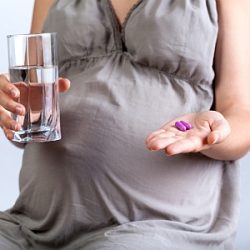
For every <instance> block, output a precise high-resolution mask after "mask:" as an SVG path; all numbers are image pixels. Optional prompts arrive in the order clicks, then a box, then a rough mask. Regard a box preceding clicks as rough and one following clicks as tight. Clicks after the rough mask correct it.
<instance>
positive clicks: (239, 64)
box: [0, 0, 250, 250]
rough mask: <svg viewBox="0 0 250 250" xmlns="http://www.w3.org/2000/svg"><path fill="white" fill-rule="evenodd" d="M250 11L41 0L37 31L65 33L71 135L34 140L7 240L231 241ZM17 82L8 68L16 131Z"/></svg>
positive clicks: (2, 237)
mask: <svg viewBox="0 0 250 250" xmlns="http://www.w3.org/2000/svg"><path fill="white" fill-rule="evenodd" d="M249 12H250V1H249V0H228V1H224V0H217V1H216V0H175V1H172V0H157V1H155V0H139V1H136V0H80V1H79V0H71V1H68V0H57V1H52V0H36V1H35V7H34V15H33V23H32V32H33V33H36V32H57V35H58V55H59V70H60V76H61V77H64V79H61V80H60V82H59V85H60V90H61V91H65V90H67V89H68V91H67V92H66V93H63V94H62V95H61V98H60V109H61V130H62V139H61V140H60V141H57V142H50V143H28V144H26V145H25V147H24V155H23V161H22V169H21V172H20V180H19V181H20V195H19V197H18V199H17V201H16V202H15V204H14V206H13V207H12V208H10V209H9V210H8V211H5V212H2V213H0V249H4V250H9V249H11V250H17V249H25V250H29V249H41V250H46V249H60V250H62V249H65V250H72V249H82V250H93V249H94V250H97V249H106V250H116V249H129V250H138V249H144V250H150V249H152V250H166V249H167V250H173V249H179V250H183V249H192V250H201V249H202V250H206V249H209V250H217V249H218V250H221V249H226V250H231V249H234V237H235V233H236V228H237V220H238V215H239V166H238V164H237V159H239V158H240V157H241V156H243V155H244V154H245V153H246V152H247V151H248V150H249V148H250V138H249V136H248V135H249V127H250V84H249V79H250V70H249V65H250V56H249V55H250V29H249V27H248V26H249V25H247V24H249V22H250V13H249ZM44 20H45V22H44ZM67 79H69V80H70V82H71V87H70V88H69V80H67ZM13 92H16V94H15V96H18V95H19V94H20V93H19V90H18V89H17V88H16V87H15V85H14V84H13V83H10V82H9V81H8V77H7V76H4V75H1V77H0V125H1V127H2V128H3V129H4V131H5V134H6V136H7V138H8V139H11V138H12V136H13V132H12V130H13V128H14V129H16V130H18V129H20V126H19V125H18V124H16V123H15V122H14V121H13V120H12V119H11V118H10V117H9V113H8V112H9V111H11V112H15V110H16V107H17V105H18V103H16V102H15V101H14V100H15V98H12V96H13V95H11V93H13ZM19 105H20V104H19ZM24 109H25V108H24V107H21V110H20V109H19V114H24V112H25V110H24ZM176 124H177V125H176ZM178 124H179V125H178ZM180 124H182V125H183V124H188V125H187V126H188V127H186V128H188V129H182V127H181V126H182V125H180ZM175 125H176V126H175ZM2 167H9V166H2Z"/></svg>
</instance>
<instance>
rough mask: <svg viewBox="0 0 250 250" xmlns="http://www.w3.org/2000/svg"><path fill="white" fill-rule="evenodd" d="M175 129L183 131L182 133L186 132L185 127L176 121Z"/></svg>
mask: <svg viewBox="0 0 250 250" xmlns="http://www.w3.org/2000/svg"><path fill="white" fill-rule="evenodd" d="M175 127H176V128H177V129H178V130H180V131H183V132H185V131H186V130H187V129H186V127H185V125H184V124H182V123H181V122H180V121H178V122H176V123H175Z"/></svg>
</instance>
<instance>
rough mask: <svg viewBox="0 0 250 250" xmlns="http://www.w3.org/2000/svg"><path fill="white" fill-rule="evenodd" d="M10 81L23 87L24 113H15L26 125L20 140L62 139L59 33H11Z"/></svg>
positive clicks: (18, 136)
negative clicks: (57, 47)
mask: <svg viewBox="0 0 250 250" xmlns="http://www.w3.org/2000/svg"><path fill="white" fill-rule="evenodd" d="M7 40H8V55H9V74H10V81H11V82H12V83H14V84H15V86H16V87H17V88H18V89H19V90H20V97H19V98H18V99H16V101H17V102H19V103H21V104H23V105H24V106H25V109H26V113H25V115H24V116H20V115H16V114H12V117H13V119H14V120H16V121H17V122H18V123H20V124H21V126H22V129H21V130H20V131H18V132H16V131H14V138H13V141H16V142H24V143H26V142H30V141H35V142H48V141H56V140H59V139H61V130H60V112H59V102H58V101H59V100H58V98H59V95H58V63H57V52H56V33H41V34H28V35H9V36H8V37H7Z"/></svg>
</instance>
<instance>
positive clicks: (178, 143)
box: [146, 111, 230, 155]
mask: <svg viewBox="0 0 250 250" xmlns="http://www.w3.org/2000/svg"><path fill="white" fill-rule="evenodd" d="M181 120H184V121H187V122H189V123H191V124H192V126H193V128H192V129H190V130H187V131H185V132H182V131H180V130H178V129H177V128H176V127H175V122H176V121H181ZM229 133H230V126H229V124H228V122H227V120H226V119H225V118H224V117H223V115H222V114H220V113H219V112H216V111H206V112H201V113H191V114H187V115H184V116H181V117H178V118H176V119H174V120H172V121H170V122H168V123H167V124H165V125H164V126H163V127H162V128H160V129H159V130H156V131H154V132H153V133H151V134H150V135H149V136H148V137H147V139H146V145H147V147H148V149H150V150H154V151H157V150H161V149H164V150H165V152H166V154H167V155H175V154H179V153H189V152H199V151H202V150H205V149H208V148H209V147H211V145H213V144H216V143H220V142H222V141H224V140H225V138H226V137H227V136H228V135H229Z"/></svg>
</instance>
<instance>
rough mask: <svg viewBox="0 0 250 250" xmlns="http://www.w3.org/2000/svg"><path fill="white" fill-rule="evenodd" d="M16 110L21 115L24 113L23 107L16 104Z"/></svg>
mask: <svg viewBox="0 0 250 250" xmlns="http://www.w3.org/2000/svg"><path fill="white" fill-rule="evenodd" d="M16 112H17V113H18V114H19V115H22V114H23V113H24V109H23V108H22V107H20V106H17V107H16Z"/></svg>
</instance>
